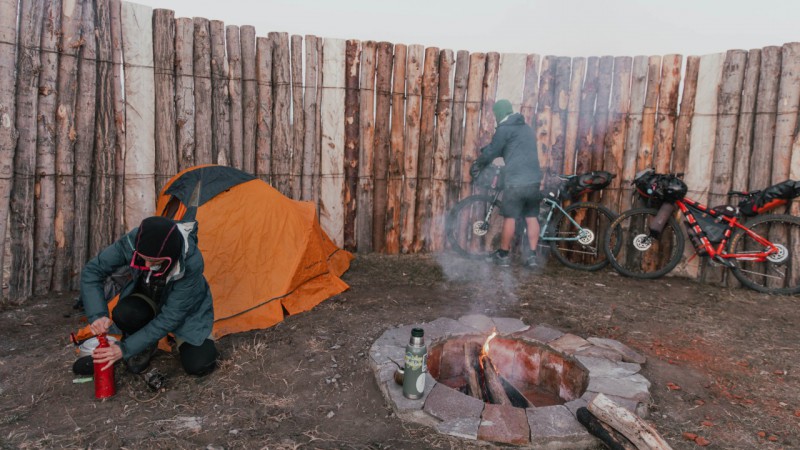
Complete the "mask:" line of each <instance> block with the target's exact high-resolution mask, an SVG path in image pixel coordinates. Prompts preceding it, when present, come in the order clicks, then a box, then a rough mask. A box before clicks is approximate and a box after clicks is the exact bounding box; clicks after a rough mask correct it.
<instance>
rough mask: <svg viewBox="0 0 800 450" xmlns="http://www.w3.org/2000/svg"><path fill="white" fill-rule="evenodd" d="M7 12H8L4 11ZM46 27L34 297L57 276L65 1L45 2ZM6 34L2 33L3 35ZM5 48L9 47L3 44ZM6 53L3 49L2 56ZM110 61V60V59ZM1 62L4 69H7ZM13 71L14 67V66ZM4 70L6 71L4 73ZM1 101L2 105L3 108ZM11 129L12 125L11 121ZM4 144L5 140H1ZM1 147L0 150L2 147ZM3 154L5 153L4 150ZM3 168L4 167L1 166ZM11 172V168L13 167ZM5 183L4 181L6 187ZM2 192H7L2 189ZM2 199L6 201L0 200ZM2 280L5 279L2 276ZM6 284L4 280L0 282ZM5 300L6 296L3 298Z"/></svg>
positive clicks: (0, 217) (1, 217)
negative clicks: (60, 66) (61, 46)
mask: <svg viewBox="0 0 800 450" xmlns="http://www.w3.org/2000/svg"><path fill="white" fill-rule="evenodd" d="M4 11H5V10H4ZM14 14H15V17H16V4H15V5H14ZM44 20H45V24H44V26H43V27H42V37H41V41H40V42H41V44H40V45H41V49H42V51H41V55H40V57H41V63H40V73H39V101H38V106H37V114H38V118H37V124H38V129H37V146H36V170H35V181H34V183H35V186H34V192H35V200H36V204H35V212H34V217H35V218H36V220H35V223H36V225H35V229H34V235H33V248H34V254H33V294H34V295H42V294H46V293H47V292H49V291H50V279H51V278H52V276H53V256H54V253H53V247H54V245H55V235H54V233H53V227H54V221H55V217H54V216H53V214H54V213H55V206H56V205H55V201H56V182H55V170H56V161H55V154H56V123H55V121H56V108H57V103H58V99H57V97H58V50H59V48H58V47H59V46H58V44H59V42H58V40H59V36H61V1H60V0H48V1H46V2H45V12H44ZM0 33H2V31H0ZM13 39H14V37H12V38H11V40H8V41H5V40H4V38H3V37H0V41H2V42H13ZM0 45H5V44H0ZM2 51H3V49H2V48H0V52H2ZM109 59H110V57H109ZM2 64H3V63H2V62H0V67H3V65H2ZM12 68H13V65H12ZM0 70H2V69H0ZM4 75H5V74H2V75H0V79H4V80H11V83H12V85H11V88H12V89H13V87H14V80H13V77H8V78H6V77H5V76H4ZM4 103H5V102H3V100H2V99H0V105H3V104H4ZM2 109H3V106H0V114H3V111H2ZM9 125H10V121H9ZM1 133H3V130H2V125H0V134H1ZM0 140H1V139H0ZM2 145H3V144H2V143H0V147H2ZM0 154H2V150H0ZM2 165H3V164H2V163H0V166H2ZM9 170H10V167H9ZM2 172H3V171H2V170H0V179H1V178H2ZM3 181H4V180H0V183H2V182H3ZM0 192H7V191H4V190H3V188H2V187H0ZM0 198H4V197H2V196H0ZM0 205H2V206H0V208H2V209H3V210H5V211H6V212H5V213H0V220H3V221H4V222H3V225H2V226H0V231H2V233H3V234H1V235H0V236H2V239H0V241H2V242H3V243H0V251H3V248H4V243H5V224H6V222H5V220H6V219H5V214H7V211H8V210H7V209H6V205H7V204H6V203H0ZM2 262H3V261H2V257H0V267H5V266H2V265H1V264H2ZM0 278H2V276H0ZM0 282H2V280H0ZM0 297H2V295H0Z"/></svg>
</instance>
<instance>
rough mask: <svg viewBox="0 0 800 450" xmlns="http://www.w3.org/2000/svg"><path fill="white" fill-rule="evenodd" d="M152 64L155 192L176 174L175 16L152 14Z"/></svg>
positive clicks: (165, 11) (161, 12)
mask: <svg viewBox="0 0 800 450" xmlns="http://www.w3.org/2000/svg"><path fill="white" fill-rule="evenodd" d="M153 62H154V63H155V93H156V110H155V114H156V115H155V121H156V123H157V124H158V127H156V192H160V191H161V188H162V187H164V185H165V184H166V183H167V181H169V179H170V178H171V177H172V176H173V175H175V174H176V173H178V149H177V138H176V130H175V123H176V112H175V101H174V99H175V94H176V91H175V13H174V12H172V11H170V10H168V9H156V10H154V11H153Z"/></svg>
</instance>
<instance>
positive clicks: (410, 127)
mask: <svg viewBox="0 0 800 450" xmlns="http://www.w3.org/2000/svg"><path fill="white" fill-rule="evenodd" d="M423 58H424V48H423V47H422V46H421V45H411V46H409V47H408V57H407V59H406V135H405V139H404V142H403V147H404V149H403V165H402V173H403V189H402V198H401V202H400V222H399V224H398V225H400V251H401V252H402V253H409V252H411V250H412V247H411V246H412V244H413V243H414V219H415V217H416V215H415V208H416V206H417V203H416V199H417V182H418V175H419V147H420V145H419V137H420V109H421V107H422V73H423V64H424V59H423ZM393 130H394V129H393ZM390 195H391V193H390ZM389 227H391V224H387V231H388V230H389ZM386 243H387V246H386V251H387V253H392V252H393V249H391V248H390V247H389V245H388V244H389V241H388V240H387V241H386Z"/></svg>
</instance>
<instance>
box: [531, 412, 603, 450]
mask: <svg viewBox="0 0 800 450" xmlns="http://www.w3.org/2000/svg"><path fill="white" fill-rule="evenodd" d="M526 412H527V415H528V425H529V426H530V429H531V444H532V445H533V447H534V448H548V449H565V448H594V447H593V446H594V445H596V444H597V440H596V439H595V438H594V436H592V435H591V434H589V432H588V431H586V428H584V427H583V425H581V424H580V422H578V419H576V418H575V416H573V415H572V413H571V412H570V411H569V410H568V409H567V408H566V407H565V406H564V405H556V406H545V407H542V408H528V409H527V410H526Z"/></svg>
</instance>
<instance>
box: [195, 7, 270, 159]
mask: <svg viewBox="0 0 800 450" xmlns="http://www.w3.org/2000/svg"><path fill="white" fill-rule="evenodd" d="M271 57H272V54H271V53H270V58H271ZM270 61H271V59H270ZM193 66H194V108H195V109H194V111H195V114H194V143H195V149H194V162H195V164H198V165H200V164H211V163H213V161H214V159H213V152H212V148H213V143H212V142H213V139H212V129H213V127H212V122H211V31H210V30H209V24H208V19H204V18H202V17H195V18H194V62H193ZM271 95H272V94H270V96H271ZM270 111H272V109H271V108H270ZM270 126H272V123H270Z"/></svg>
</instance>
